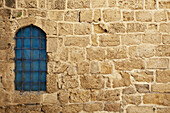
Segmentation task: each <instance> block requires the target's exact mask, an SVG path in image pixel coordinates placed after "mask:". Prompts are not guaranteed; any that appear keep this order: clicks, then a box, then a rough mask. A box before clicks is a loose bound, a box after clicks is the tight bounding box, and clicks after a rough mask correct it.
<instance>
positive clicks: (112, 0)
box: [108, 0, 116, 7]
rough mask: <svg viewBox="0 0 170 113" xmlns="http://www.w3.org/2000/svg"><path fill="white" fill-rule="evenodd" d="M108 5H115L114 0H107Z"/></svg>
mask: <svg viewBox="0 0 170 113" xmlns="http://www.w3.org/2000/svg"><path fill="white" fill-rule="evenodd" d="M108 3H109V7H116V0H108Z"/></svg>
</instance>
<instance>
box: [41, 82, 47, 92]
mask: <svg viewBox="0 0 170 113" xmlns="http://www.w3.org/2000/svg"><path fill="white" fill-rule="evenodd" d="M40 89H41V90H42V91H45V90H46V83H41V86H40Z"/></svg>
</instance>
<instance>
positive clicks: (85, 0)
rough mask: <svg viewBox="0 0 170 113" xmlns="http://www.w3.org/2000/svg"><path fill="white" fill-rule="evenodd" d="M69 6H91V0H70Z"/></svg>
mask: <svg viewBox="0 0 170 113" xmlns="http://www.w3.org/2000/svg"><path fill="white" fill-rule="evenodd" d="M67 8H69V9H82V8H90V0H68V2H67Z"/></svg>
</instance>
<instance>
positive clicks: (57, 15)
mask: <svg viewBox="0 0 170 113" xmlns="http://www.w3.org/2000/svg"><path fill="white" fill-rule="evenodd" d="M49 17H50V19H52V20H54V21H63V17H64V12H63V11H50V12H49Z"/></svg>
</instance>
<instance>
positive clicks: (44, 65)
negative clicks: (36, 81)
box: [40, 61, 47, 71]
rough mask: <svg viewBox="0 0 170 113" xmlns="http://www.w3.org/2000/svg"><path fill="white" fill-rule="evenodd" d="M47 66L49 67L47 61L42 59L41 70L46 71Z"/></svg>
mask: <svg viewBox="0 0 170 113" xmlns="http://www.w3.org/2000/svg"><path fill="white" fill-rule="evenodd" d="M46 68H47V64H46V62H45V61H41V62H40V70H42V71H46Z"/></svg>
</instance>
